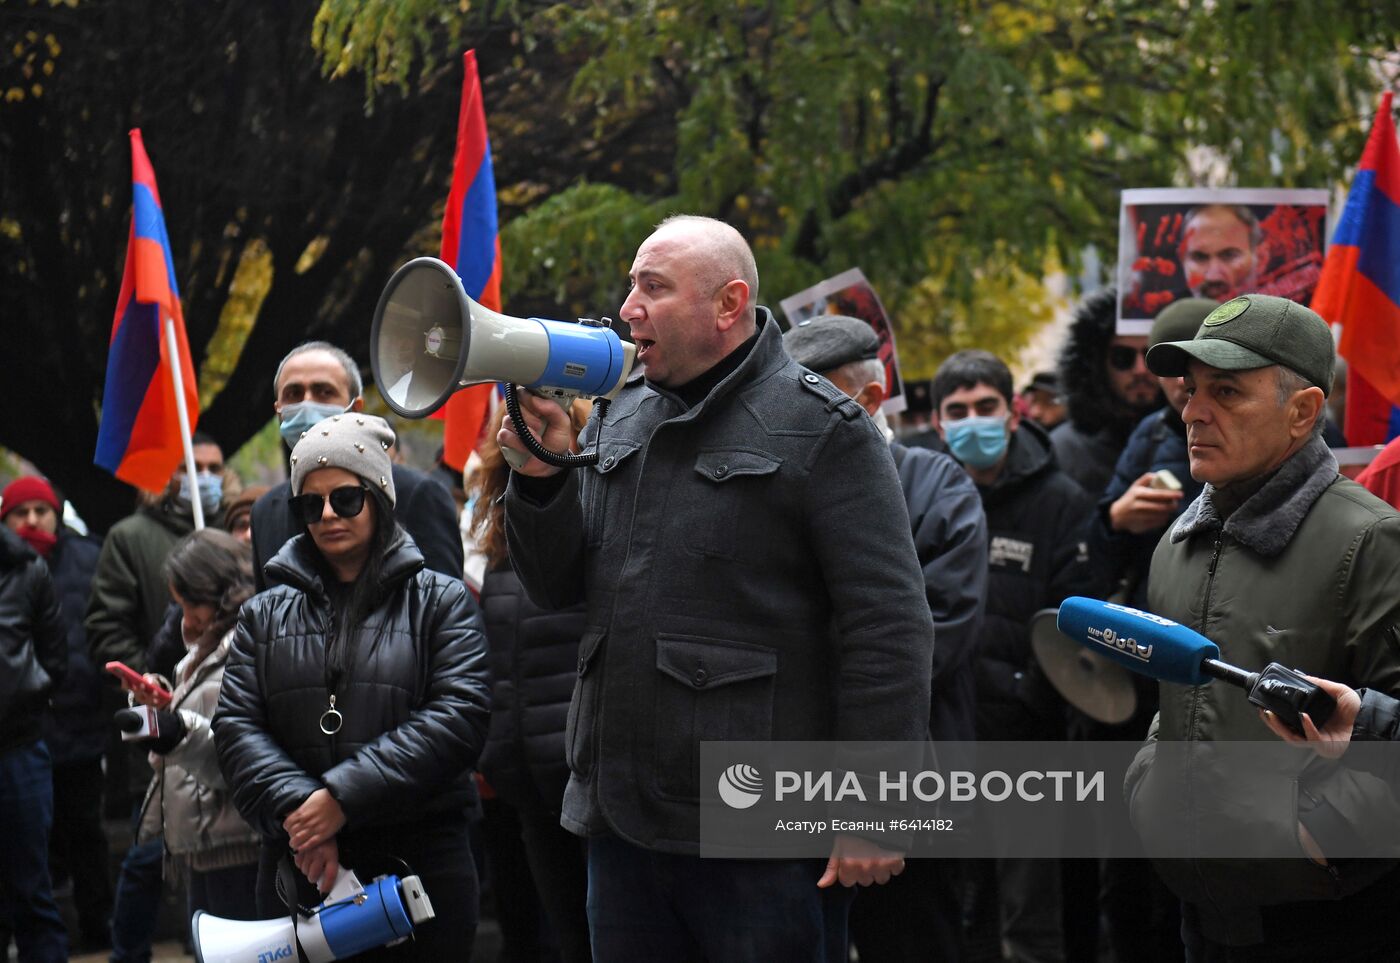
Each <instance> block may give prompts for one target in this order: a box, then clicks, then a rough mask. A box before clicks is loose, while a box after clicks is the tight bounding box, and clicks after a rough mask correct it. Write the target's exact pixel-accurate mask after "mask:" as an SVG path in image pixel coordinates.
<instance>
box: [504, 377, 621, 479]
mask: <svg viewBox="0 0 1400 963" xmlns="http://www.w3.org/2000/svg"><path fill="white" fill-rule="evenodd" d="M558 403H559V406H560V407H561V408H562V407H564V404H563V402H558ZM596 404H597V406H598V417H599V418H600V419H601V418H602V417H603V415H605V414H607V412H608V399H606V398H599V399H598V401H597V402H596ZM565 410H566V411H567V410H568V409H567V408H565ZM506 411H507V412H509V414H510V420H511V421H512V422H514V423H515V426H516V428H517V429H518V430H517V431H516V433H515V434H516V437H517V438H519V439H520V443H521V444H523V445H524V446H525V447H526V448H527V449H529V451H530V455H533V456H534V457H536V458H538V459H539V460H540V461H542V462H544V463H545V464H546V465H552V466H553V467H555V468H583V467H585V466H588V465H596V464H597V463H598V452H597V449H596V448H595V449H594V450H593V451H590V452H585V453H584V454H581V455H566V454H560V453H558V452H553V451H550V450H549V449H548V448H546V447H545V446H544V445H543V444H541V443H540V440H539V439H538V438H536V437H535V433H534V432H533V431H531V430H530V426H529V425H527V424H526V423H525V418H524V417H523V416H522V415H521V413H520V398H519V397H518V395H517V393H516V390H515V385H513V384H507V385H506ZM503 454H504V455H505V456H506V462H507V463H508V464H509V465H510V466H511V467H512V468H514V469H515V470H517V471H519V470H520V469H521V468H522V467H524V465H525V463H526V462H527V461H529V456H523V457H522V453H521V452H518V451H515V450H514V449H509V448H508V449H505V450H504V451H503ZM512 455H514V456H516V458H519V464H517V463H516V458H512V457H511V456H512Z"/></svg>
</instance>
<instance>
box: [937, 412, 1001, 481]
mask: <svg viewBox="0 0 1400 963" xmlns="http://www.w3.org/2000/svg"><path fill="white" fill-rule="evenodd" d="M943 433H944V437H945V438H946V439H947V441H948V450H949V451H951V452H952V453H953V457H954V458H956V459H957V460H958V461H960V462H962V463H963V464H964V465H966V466H968V467H969V468H991V467H992V466H993V465H995V464H996V463H997V462H998V461H1000V460H1001V456H1002V455H1004V454H1006V445H1007V442H1008V440H1009V436H1008V434H1007V431H1006V418H1004V417H998V416H996V415H974V416H972V417H971V418H960V419H958V420H957V421H945V422H944V423H943Z"/></svg>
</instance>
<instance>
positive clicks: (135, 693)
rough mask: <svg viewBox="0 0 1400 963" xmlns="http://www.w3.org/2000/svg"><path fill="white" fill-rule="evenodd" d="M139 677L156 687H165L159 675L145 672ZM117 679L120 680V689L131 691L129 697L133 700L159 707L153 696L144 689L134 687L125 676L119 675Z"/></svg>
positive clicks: (144, 704)
mask: <svg viewBox="0 0 1400 963" xmlns="http://www.w3.org/2000/svg"><path fill="white" fill-rule="evenodd" d="M141 678H143V679H145V680H146V681H147V682H149V683H150V684H151V685H153V686H155V687H156V688H157V689H164V688H165V683H164V682H163V681H161V678H160V676H158V675H156V674H155V673H153V672H147V673H146V674H145V675H143V676H142V677H141ZM118 680H119V681H120V682H121V686H122V691H124V692H129V693H131V698H132V699H133V700H135V701H136V702H139V703H141V704H142V705H143V706H155V707H156V708H157V709H159V708H160V705H159V704H158V703H157V702H156V697H155V696H153V695H151V694H150V693H149V692H147V691H146V690H144V689H137V688H134V687H133V686H132V684H131V683H130V682H128V681H127V680H126V679H125V678H122V677H120V676H119V677H118Z"/></svg>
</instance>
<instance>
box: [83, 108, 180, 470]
mask: <svg viewBox="0 0 1400 963" xmlns="http://www.w3.org/2000/svg"><path fill="white" fill-rule="evenodd" d="M131 194H132V198H131V227H130V229H129V231H128V233H127V240H126V266H125V267H124V268H123V269H122V285H121V291H120V293H119V294H118V295H117V311H116V315H115V317H114V318H113V319H112V338H111V342H110V344H109V346H108V351H107V379H106V382H105V383H104V386H103V390H102V422H101V424H100V425H99V426H98V431H97V451H96V452H95V453H94V455H93V463H94V464H96V465H98V466H99V467H102V468H105V469H106V470H107V471H109V472H111V473H112V474H113V475H116V476H117V477H118V478H120V479H121V480H122V481H124V482H127V483H128V484H131V485H135V486H137V487H138V488H143V489H145V490H146V491H148V492H158V491H161V490H162V489H164V488H165V486H166V484H167V483H168V482H169V481H170V476H171V474H173V473H174V471H175V469H176V468H177V467H178V466H179V465H180V463H181V462H182V461H183V460H184V441H185V439H184V437H183V434H184V433H183V432H182V431H181V429H180V419H179V414H178V412H177V410H176V401H175V388H174V380H173V371H172V365H176V364H178V365H179V366H180V371H181V373H182V374H183V376H184V377H183V384H184V395H185V407H186V409H187V410H188V412H189V417H190V430H191V431H192V430H193V429H194V423H195V421H196V420H197V419H198V416H199V394H198V391H197V390H196V387H195V377H194V365H193V363H192V362H191V360H190V346H189V342H188V341H187V340H186V337H185V316H184V313H183V312H182V311H181V310H180V290H179V287H178V286H177V285H176V283H175V263H174V258H172V257H171V255H170V238H169V237H168V236H167V235H166V233H165V214H164V211H163V210H162V208H161V204H160V192H159V191H158V190H157V189H156V175H155V171H154V170H153V169H152V167H151V161H150V158H148V157H147V156H146V147H145V145H144V144H143V143H142V141H141V131H140V129H139V128H138V129H135V130H132V131H131ZM167 320H169V321H172V322H173V324H174V328H175V340H176V343H177V344H176V352H177V354H178V357H175V358H172V357H170V354H169V351H168V350H167V343H166V339H165V336H164V326H165V323H166V321H167Z"/></svg>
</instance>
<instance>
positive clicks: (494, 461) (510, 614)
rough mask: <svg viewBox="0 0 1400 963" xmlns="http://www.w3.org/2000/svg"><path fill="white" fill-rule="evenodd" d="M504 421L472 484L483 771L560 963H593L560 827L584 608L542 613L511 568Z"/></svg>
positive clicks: (579, 853)
mask: <svg viewBox="0 0 1400 963" xmlns="http://www.w3.org/2000/svg"><path fill="white" fill-rule="evenodd" d="M588 412H589V405H587V404H586V403H585V402H582V401H575V402H574V408H573V412H572V414H573V423H574V436H575V438H577V437H578V432H579V429H581V428H582V427H583V425H584V423H585V422H586V421H587V420H588ZM504 416H505V408H504V406H503V407H502V408H501V409H500V411H498V412H497V413H496V416H495V418H494V420H493V422H492V423H491V424H490V425H488V426H487V430H486V432H485V438H486V439H487V440H486V441H485V442H483V443H482V446H481V466H480V467H479V468H478V469H477V471H476V473H475V474H474V475H473V477H472V482H471V487H472V490H473V493H474V494H475V496H476V502H475V506H476V507H475V510H474V511H473V513H472V529H471V534H472V536H473V537H474V538H475V539H476V543H477V548H478V550H479V551H481V552H482V553H483V554H484V555H485V556H486V577H485V579H484V580H483V581H482V584H481V612H482V616H483V618H484V619H485V622H486V638H487V641H488V644H489V646H490V650H491V673H492V677H493V678H492V689H491V730H490V733H489V735H488V736H487V739H486V749H485V750H484V751H483V752H482V754H481V774H482V776H484V777H485V779H486V781H487V783H488V784H489V785H490V786H491V788H492V789H494V790H495V792H496V795H497V797H498V798H499V799H500V800H501V801H502V802H504V803H506V804H507V805H509V806H510V807H512V808H513V809H514V810H515V811H516V814H517V816H518V817H519V821H520V837H521V841H522V842H523V843H524V845H525V858H526V861H527V862H528V863H529V866H530V875H531V877H532V878H533V880H534V883H535V888H536V890H537V891H538V892H539V895H540V902H541V903H542V904H543V906H544V910H545V913H546V915H547V916H548V917H549V923H550V926H551V928H552V929H553V931H554V936H555V939H556V940H557V942H558V944H559V955H560V957H561V958H562V959H563V961H564V963H581V961H587V960H590V959H592V956H591V954H590V952H589V946H588V916H587V913H586V911H585V898H586V896H587V893H588V867H587V862H586V859H585V854H584V849H583V841H582V840H581V839H579V838H578V837H577V836H575V835H574V834H573V833H571V832H569V831H568V830H567V829H565V828H564V827H563V826H561V825H559V814H560V811H561V809H562V807H563V804H564V787H565V786H566V785H567V784H568V781H569V765H568V762H567V761H566V760H565V757H564V726H565V723H566V722H567V721H568V716H569V700H570V699H571V698H572V696H573V692H574V681H575V680H576V679H577V678H578V643H579V638H580V637H582V635H583V624H584V609H583V606H582V605H579V606H575V607H574V608H570V609H565V610H563V611H551V610H547V609H541V608H540V607H539V606H537V605H535V604H534V603H533V602H531V601H530V599H529V597H528V596H527V595H526V594H525V589H524V587H523V586H522V585H521V584H520V579H518V578H516V575H515V571H514V570H513V569H512V568H511V567H510V552H509V550H508V549H507V548H506V532H505V505H504V503H503V501H502V499H501V495H502V494H504V492H505V490H506V483H507V481H508V480H509V478H510V466H509V465H507V464H506V460H505V458H504V457H503V456H502V455H501V449H500V446H498V445H497V444H496V433H497V432H498V431H499V430H500V428H501V421H502V419H503V418H504ZM490 855H491V853H489V852H488V856H490Z"/></svg>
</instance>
